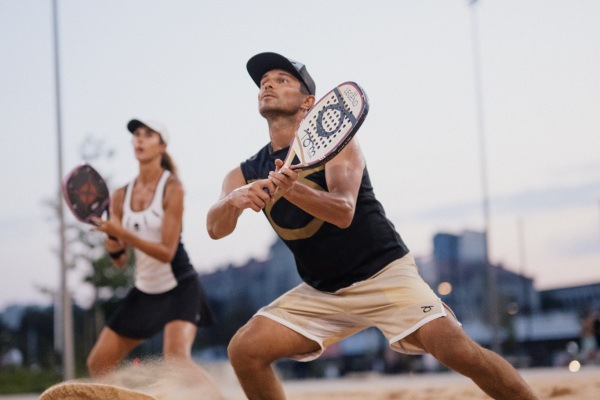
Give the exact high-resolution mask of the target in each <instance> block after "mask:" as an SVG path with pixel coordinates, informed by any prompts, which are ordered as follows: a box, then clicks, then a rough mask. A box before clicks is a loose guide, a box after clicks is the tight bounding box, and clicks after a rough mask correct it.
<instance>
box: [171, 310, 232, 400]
mask: <svg viewBox="0 0 600 400" xmlns="http://www.w3.org/2000/svg"><path fill="white" fill-rule="evenodd" d="M197 329H198V328H197V327H196V325H194V324H193V323H191V322H188V321H181V320H176V321H171V322H169V323H168V324H167V325H165V329H164V335H163V355H164V358H165V361H166V363H167V365H168V366H169V367H170V368H171V369H172V370H173V371H174V372H176V374H177V377H178V378H179V379H181V380H182V381H183V383H184V384H185V385H186V386H202V387H203V390H202V392H203V393H204V394H203V395H204V396H206V398H209V399H211V400H212V399H222V398H223V397H222V395H221V394H220V392H219V389H218V388H217V385H216V384H215V383H214V381H213V380H212V378H211V377H210V375H209V374H208V373H207V372H206V371H205V370H204V368H202V367H200V366H199V365H198V364H196V363H195V362H194V361H193V360H192V344H193V343H194V340H195V338H196V331H197Z"/></svg>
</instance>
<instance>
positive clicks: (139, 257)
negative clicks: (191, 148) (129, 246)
mask: <svg viewBox="0 0 600 400" xmlns="http://www.w3.org/2000/svg"><path fill="white" fill-rule="evenodd" d="M170 175H171V173H170V172H169V171H167V170H165V171H164V172H163V174H162V176H161V177H160V180H159V181H158V184H157V185H156V190H155V191H154V197H153V198H152V203H150V206H148V208H146V209H145V210H142V211H133V210H132V209H131V192H132V191H133V185H134V184H135V179H134V180H133V181H132V182H131V183H130V184H129V185H127V189H126V191H125V202H124V203H123V227H124V228H125V229H127V230H128V231H129V232H131V233H133V234H134V235H136V236H138V237H139V238H141V239H144V240H147V241H149V242H156V243H160V242H161V239H162V224H163V218H164V215H165V212H164V210H163V207H162V203H163V193H164V190H165V184H166V182H167V178H169V176H170ZM134 252H135V287H136V288H138V289H139V290H141V291H142V292H145V293H149V294H157V293H164V292H167V291H169V290H171V289H173V288H174V287H175V286H177V279H176V278H175V275H174V274H173V269H172V267H171V263H164V262H162V261H160V260H157V259H156V258H153V257H150V256H149V255H147V254H146V253H144V252H143V251H141V250H138V249H135V248H134Z"/></svg>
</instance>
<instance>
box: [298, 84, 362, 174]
mask: <svg viewBox="0 0 600 400" xmlns="http://www.w3.org/2000/svg"><path fill="white" fill-rule="evenodd" d="M368 111H369V101H368V98H367V95H366V93H365V92H364V91H363V90H362V88H361V87H360V86H359V85H358V84H356V83H354V82H345V83H342V84H341V85H338V86H336V87H335V88H334V89H333V90H332V91H330V92H329V93H327V94H326V95H325V96H323V98H322V99H321V100H319V102H318V103H317V104H315V105H314V106H313V107H312V108H311V109H310V110H309V112H308V113H307V114H306V116H305V117H304V119H303V120H302V122H301V123H300V126H299V128H298V131H297V132H296V138H295V139H294V141H293V142H292V147H293V150H294V152H295V153H296V155H297V156H298V158H299V159H300V164H296V165H292V166H290V168H291V169H298V170H303V169H308V168H311V167H314V166H316V165H320V164H325V163H326V162H327V161H329V160H331V159H332V158H333V157H335V156H336V155H337V154H338V153H339V152H340V151H341V150H342V149H343V148H344V147H345V146H346V145H347V144H348V142H350V140H351V139H352V137H353V136H354V135H355V134H356V132H357V131H358V128H359V127H360V125H361V124H362V123H363V121H364V119H365V117H366V115H367V113H368Z"/></svg>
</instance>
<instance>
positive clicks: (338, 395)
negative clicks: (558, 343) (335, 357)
mask: <svg viewBox="0 0 600 400" xmlns="http://www.w3.org/2000/svg"><path fill="white" fill-rule="evenodd" d="M207 370H208V372H209V374H210V375H211V376H212V377H213V378H214V380H215V381H216V383H217V385H218V386H219V388H220V390H221V391H222V393H223V395H224V396H225V398H226V399H227V400H243V399H245V398H246V397H245V396H244V394H243V392H242V390H241V388H240V386H239V384H238V382H237V379H236V378H235V375H234V374H233V371H232V370H231V367H230V366H229V365H228V364H225V365H209V366H207ZM519 372H520V373H521V375H522V376H523V377H524V378H525V380H526V381H527V382H528V383H529V384H530V385H531V386H532V387H533V388H534V389H535V390H536V392H537V393H538V395H539V396H540V399H552V400H599V399H600V366H595V367H591V366H590V367H583V368H582V369H581V370H579V371H578V372H576V373H573V372H569V371H568V370H567V369H566V368H553V369H529V370H520V371H519ZM123 373H124V374H128V376H131V375H132V374H131V371H123ZM156 373H157V370H156V369H153V370H151V371H150V373H148V374H147V375H144V379H146V378H147V379H151V380H152V381H154V382H156V379H157V377H159V376H161V375H157V374H156ZM136 375H137V377H136V378H135V379H133V380H130V381H129V382H128V383H129V384H128V386H132V385H131V383H132V382H134V383H137V384H139V383H140V382H141V381H142V380H143V379H142V378H140V376H141V375H140V370H139V369H138V370H136ZM283 385H284V388H285V390H286V393H287V396H288V400H321V399H323V400H342V399H343V400H442V399H444V400H463V399H468V400H479V399H481V400H484V399H489V398H490V397H488V396H487V395H485V394H484V393H483V392H482V391H481V390H479V388H477V386H475V384H473V383H472V382H471V381H470V380H469V379H467V378H465V377H463V376H461V375H458V374H456V373H453V372H448V373H438V374H415V375H386V376H380V375H373V374H368V375H357V376H351V377H345V378H343V379H335V380H302V381H285V382H284V383H283ZM159 386H160V391H161V392H162V393H165V391H166V392H169V393H173V395H172V396H168V397H166V396H162V395H161V396H157V398H160V399H161V400H191V399H194V400H213V397H212V396H210V397H209V396H207V395H206V394H205V392H204V391H203V390H202V388H201V387H200V388H198V387H197V388H194V389H193V390H192V389H190V390H185V389H183V388H182V386H181V385H180V383H177V382H174V381H168V380H167V381H165V379H164V378H163V382H162V384H161V385H159ZM155 389H156V385H155V386H154V389H152V390H155ZM144 391H145V392H147V393H148V392H149V391H148V390H144ZM199 393H204V394H202V395H200V396H199ZM38 396H39V394H28V395H15V396H0V400H37V399H38Z"/></svg>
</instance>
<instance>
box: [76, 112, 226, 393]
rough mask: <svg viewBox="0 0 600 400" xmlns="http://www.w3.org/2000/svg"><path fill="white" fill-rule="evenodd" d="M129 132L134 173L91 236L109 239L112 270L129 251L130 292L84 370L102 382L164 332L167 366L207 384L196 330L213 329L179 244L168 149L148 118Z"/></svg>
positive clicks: (178, 192) (175, 183)
mask: <svg viewBox="0 0 600 400" xmlns="http://www.w3.org/2000/svg"><path fill="white" fill-rule="evenodd" d="M127 128H128V130H129V131H130V132H131V133H132V135H133V149H134V153H135V157H136V159H137V160H138V163H139V174H138V176H137V177H136V178H135V179H134V180H133V181H132V182H131V183H130V184H128V185H127V186H125V187H122V188H120V189H117V190H116V191H115V192H114V194H113V196H112V199H111V200H112V201H111V212H110V214H111V219H110V220H101V219H96V220H95V222H96V223H97V224H98V226H97V227H95V228H93V229H92V230H96V231H101V232H104V233H106V234H107V238H105V241H104V243H105V246H106V250H107V251H108V253H109V254H110V257H111V258H112V262H113V264H114V265H115V266H116V267H118V268H122V267H124V266H125V265H126V264H127V258H128V252H127V247H128V246H131V247H133V248H134V253H135V261H136V262H135V268H136V271H135V275H136V276H135V287H133V288H132V289H131V290H130V291H129V293H128V295H127V297H126V298H125V299H124V300H123V302H122V304H121V305H120V306H119V308H118V309H117V310H116V311H115V313H114V315H112V316H111V318H110V319H109V321H108V323H107V326H106V327H104V329H103V330H102V332H101V333H100V337H99V338H98V341H97V342H96V344H95V345H94V348H93V349H92V351H91V353H90V355H89V356H88V360H87V365H88V369H89V372H90V375H91V377H92V378H94V379H98V378H103V377H104V378H106V377H107V375H108V374H110V372H112V371H114V370H115V369H116V367H117V366H118V364H119V363H120V362H121V361H122V360H123V359H124V358H125V357H126V356H127V354H129V352H130V351H132V350H133V349H134V348H135V347H137V346H138V345H140V344H141V343H142V341H143V340H144V339H148V338H150V337H152V336H153V335H154V334H156V333H158V332H160V331H161V330H162V331H163V337H164V339H163V355H164V358H165V361H166V362H167V364H168V365H169V366H175V365H176V366H178V367H181V369H180V371H185V372H186V374H189V373H190V371H193V373H191V374H189V377H190V378H191V379H193V380H198V379H200V381H199V382H203V383H206V382H211V380H210V378H209V376H208V374H207V373H206V372H205V371H204V369H202V368H201V367H200V366H198V365H197V364H196V363H194V362H193V361H192V359H191V348H192V344H193V342H194V339H195V337H196V330H197V327H198V326H204V325H208V324H211V323H212V315H211V313H210V310H209V309H208V307H207V303H206V299H205V296H204V292H203V289H202V286H201V284H200V281H199V276H198V274H197V272H196V271H195V270H194V268H193V267H192V265H191V264H190V261H189V258H188V255H187V253H186V251H185V249H184V248H183V244H182V243H181V241H180V236H181V230H182V219H183V197H184V190H183V186H182V184H181V182H180V181H179V179H178V178H177V170H176V168H175V165H174V164H173V162H172V160H171V157H170V156H169V154H168V153H167V151H166V149H167V143H168V141H169V136H168V131H167V130H166V128H165V127H164V125H162V124H161V123H159V122H157V121H151V120H144V121H143V122H142V121H140V120H137V119H134V120H131V121H130V122H129V123H128V125H127ZM109 236H110V237H112V238H115V239H116V240H113V239H111V238H109ZM211 385H212V386H213V388H214V389H215V390H216V387H215V386H214V384H212V382H211Z"/></svg>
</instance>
